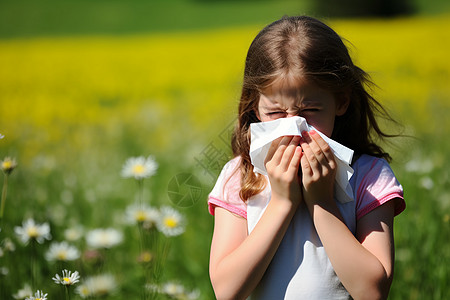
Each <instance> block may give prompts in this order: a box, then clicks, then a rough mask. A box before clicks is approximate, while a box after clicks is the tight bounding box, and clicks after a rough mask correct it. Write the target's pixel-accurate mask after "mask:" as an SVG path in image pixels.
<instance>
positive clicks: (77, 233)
mask: <svg viewBox="0 0 450 300" xmlns="http://www.w3.org/2000/svg"><path fill="white" fill-rule="evenodd" d="M82 236H83V226H81V225H78V226H74V227H71V228H67V229H66V230H64V237H65V238H66V240H68V241H69V242H75V241H78V240H79V239H81V237H82Z"/></svg>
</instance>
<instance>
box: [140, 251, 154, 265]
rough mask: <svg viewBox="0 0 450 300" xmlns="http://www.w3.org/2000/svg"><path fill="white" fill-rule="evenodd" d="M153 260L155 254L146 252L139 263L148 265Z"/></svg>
mask: <svg viewBox="0 0 450 300" xmlns="http://www.w3.org/2000/svg"><path fill="white" fill-rule="evenodd" d="M152 259H153V254H152V253H151V252H149V251H144V252H142V253H141V254H140V255H139V257H138V262H140V263H142V264H147V263H149V262H151V261H152Z"/></svg>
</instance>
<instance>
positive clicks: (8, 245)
mask: <svg viewBox="0 0 450 300" xmlns="http://www.w3.org/2000/svg"><path fill="white" fill-rule="evenodd" d="M3 249H4V250H5V251H9V252H14V251H16V245H14V243H13V241H12V240H11V239H10V238H5V239H4V240H3Z"/></svg>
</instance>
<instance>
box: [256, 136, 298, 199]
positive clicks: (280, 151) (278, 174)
mask: <svg viewBox="0 0 450 300" xmlns="http://www.w3.org/2000/svg"><path fill="white" fill-rule="evenodd" d="M299 143H300V136H282V137H279V138H278V139H276V140H274V141H273V142H272V144H271V145H270V148H269V151H268V153H267V156H266V159H265V161H264V163H265V166H266V169H267V174H268V176H269V181H270V187H271V189H272V199H274V200H275V199H277V200H289V201H290V202H291V203H292V204H294V205H295V206H297V205H298V204H299V203H300V201H301V199H302V190H301V184H300V183H299V182H300V180H299V178H298V170H299V165H300V159H301V157H302V148H301V147H300V146H299Z"/></svg>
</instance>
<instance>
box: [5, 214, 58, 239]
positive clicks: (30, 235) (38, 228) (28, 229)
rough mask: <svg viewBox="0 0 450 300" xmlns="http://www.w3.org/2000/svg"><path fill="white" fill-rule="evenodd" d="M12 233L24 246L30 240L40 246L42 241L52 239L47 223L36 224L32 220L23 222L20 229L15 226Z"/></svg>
mask: <svg viewBox="0 0 450 300" xmlns="http://www.w3.org/2000/svg"><path fill="white" fill-rule="evenodd" d="M14 231H15V233H16V234H17V235H18V236H19V238H20V240H21V241H22V243H24V244H28V242H29V241H30V240H32V239H34V240H36V241H37V242H38V243H39V244H42V243H43V242H44V240H50V239H51V238H52V236H51V234H50V226H49V225H48V223H43V224H36V223H35V222H34V220H33V219H28V220H25V221H23V222H22V227H19V226H16V227H14Z"/></svg>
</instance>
